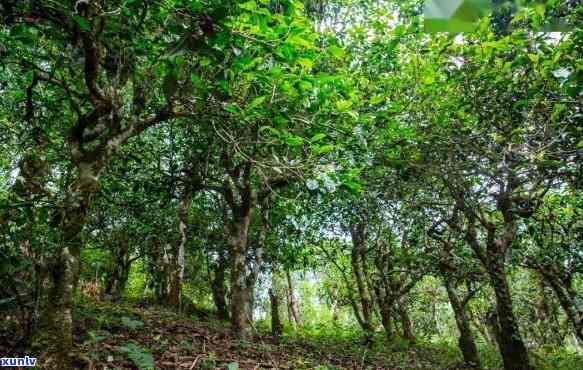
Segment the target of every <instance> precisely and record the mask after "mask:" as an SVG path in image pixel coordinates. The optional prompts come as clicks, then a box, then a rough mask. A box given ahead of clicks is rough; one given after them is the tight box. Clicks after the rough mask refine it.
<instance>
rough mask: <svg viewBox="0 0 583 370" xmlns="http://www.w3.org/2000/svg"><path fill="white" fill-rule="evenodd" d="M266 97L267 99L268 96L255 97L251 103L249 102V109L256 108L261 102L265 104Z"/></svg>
mask: <svg viewBox="0 0 583 370" xmlns="http://www.w3.org/2000/svg"><path fill="white" fill-rule="evenodd" d="M265 99H267V96H258V97H256V98H255V99H253V100H252V101H251V103H249V105H248V106H247V109H255V108H257V107H258V106H260V105H261V104H263V102H264V101H265Z"/></svg>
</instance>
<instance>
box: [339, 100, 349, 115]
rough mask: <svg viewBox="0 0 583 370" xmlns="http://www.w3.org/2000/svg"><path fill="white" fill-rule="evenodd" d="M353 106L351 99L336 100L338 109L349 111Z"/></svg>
mask: <svg viewBox="0 0 583 370" xmlns="http://www.w3.org/2000/svg"><path fill="white" fill-rule="evenodd" d="M351 107H352V102H351V101H350V100H338V101H337V102H336V109H338V111H340V112H347V111H348V110H349V109H350V108H351Z"/></svg>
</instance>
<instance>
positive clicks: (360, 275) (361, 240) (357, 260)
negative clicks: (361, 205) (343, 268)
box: [350, 223, 374, 334]
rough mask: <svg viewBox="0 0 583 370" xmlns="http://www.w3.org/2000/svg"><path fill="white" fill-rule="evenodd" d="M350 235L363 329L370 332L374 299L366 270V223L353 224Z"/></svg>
mask: <svg viewBox="0 0 583 370" xmlns="http://www.w3.org/2000/svg"><path fill="white" fill-rule="evenodd" d="M350 235H351V237H352V254H351V264H352V272H353V273H354V278H355V280H356V286H357V287H358V293H359V295H360V305H361V310H362V329H363V330H364V331H365V332H366V333H369V334H370V333H372V332H373V331H374V329H373V327H372V313H373V301H372V296H371V294H370V291H369V289H368V285H367V282H366V276H365V274H366V271H365V269H364V266H366V262H365V255H364V248H365V240H366V229H365V225H364V224H363V223H358V224H355V225H352V227H351V228H350Z"/></svg>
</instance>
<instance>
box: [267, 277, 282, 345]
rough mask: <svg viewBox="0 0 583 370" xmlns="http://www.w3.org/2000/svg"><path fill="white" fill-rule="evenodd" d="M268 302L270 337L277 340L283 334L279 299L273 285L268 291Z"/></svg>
mask: <svg viewBox="0 0 583 370" xmlns="http://www.w3.org/2000/svg"><path fill="white" fill-rule="evenodd" d="M273 285H274V284H273ZM269 301H270V302H271V335H273V337H274V338H276V339H278V338H279V337H280V336H281V334H282V333H283V325H282V324H281V318H280V316H279V297H278V296H277V290H276V288H275V285H274V286H272V287H271V288H270V289H269Z"/></svg>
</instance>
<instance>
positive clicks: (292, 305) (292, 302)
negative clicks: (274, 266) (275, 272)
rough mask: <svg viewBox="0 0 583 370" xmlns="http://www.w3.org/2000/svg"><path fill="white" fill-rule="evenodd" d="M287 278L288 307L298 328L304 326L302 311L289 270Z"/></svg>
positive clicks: (286, 274) (286, 273)
mask: <svg viewBox="0 0 583 370" xmlns="http://www.w3.org/2000/svg"><path fill="white" fill-rule="evenodd" d="M285 277H286V280H287V305H288V310H289V313H290V314H291V317H292V318H293V321H294V322H295V324H296V326H302V320H301V317H300V310H299V307H298V302H297V301H296V297H295V294H294V285H293V280H292V277H291V274H290V272H289V270H286V272H285Z"/></svg>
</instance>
